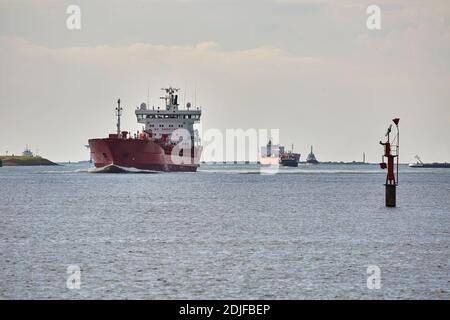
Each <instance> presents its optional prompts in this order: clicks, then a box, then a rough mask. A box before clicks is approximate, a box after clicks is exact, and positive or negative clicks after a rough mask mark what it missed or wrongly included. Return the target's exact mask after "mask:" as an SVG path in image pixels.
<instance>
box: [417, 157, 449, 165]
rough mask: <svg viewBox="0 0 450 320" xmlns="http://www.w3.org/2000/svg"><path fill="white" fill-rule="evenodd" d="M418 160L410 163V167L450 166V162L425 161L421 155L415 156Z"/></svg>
mask: <svg viewBox="0 0 450 320" xmlns="http://www.w3.org/2000/svg"><path fill="white" fill-rule="evenodd" d="M415 158H416V159H417V161H416V162H415V163H410V164H409V167H410V168H450V163H447V162H445V163H438V162H434V163H423V162H422V160H421V159H420V158H419V156H416V157H415Z"/></svg>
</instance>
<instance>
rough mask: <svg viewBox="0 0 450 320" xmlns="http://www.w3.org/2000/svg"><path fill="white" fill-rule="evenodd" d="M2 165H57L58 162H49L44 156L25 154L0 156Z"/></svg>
mask: <svg viewBox="0 0 450 320" xmlns="http://www.w3.org/2000/svg"><path fill="white" fill-rule="evenodd" d="M0 160H1V162H2V163H3V166H57V165H58V164H56V163H54V162H51V161H50V160H47V159H45V158H42V157H39V156H36V157H26V156H0Z"/></svg>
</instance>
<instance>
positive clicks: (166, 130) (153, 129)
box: [89, 87, 202, 172]
mask: <svg viewBox="0 0 450 320" xmlns="http://www.w3.org/2000/svg"><path fill="white" fill-rule="evenodd" d="M162 90H164V91H165V93H166V94H165V96H164V97H162V98H161V99H164V100H165V108H164V109H160V108H159V107H158V108H157V109H156V110H155V108H154V107H153V108H149V107H148V106H147V105H146V104H145V103H142V104H141V106H140V107H139V108H138V109H137V110H136V111H135V114H136V117H137V122H138V123H142V124H143V125H145V127H144V128H143V130H142V132H138V133H137V134H135V135H134V137H132V135H131V133H129V132H127V131H121V128H120V117H121V114H122V108H121V106H120V99H119V100H118V102H117V103H118V106H117V108H116V115H117V132H116V133H115V134H110V135H109V137H108V138H100V139H91V140H89V148H90V150H91V156H92V160H93V161H94V165H95V167H96V168H105V169H106V171H109V172H116V171H117V172H120V171H121V170H122V168H132V169H140V170H148V171H190V172H195V171H197V168H198V166H199V160H200V156H201V152H202V147H201V146H200V138H199V135H198V131H197V130H194V124H195V123H198V122H200V117H201V114H202V111H201V110H200V108H199V107H191V104H190V103H187V105H186V108H185V109H183V110H180V109H179V108H178V106H179V104H178V94H177V93H178V91H179V89H176V88H172V87H169V88H163V89H162ZM178 129H182V130H178ZM183 129H184V130H183ZM186 151H187V152H189V154H183V153H185V152H186ZM111 167H113V168H114V167H116V168H117V170H111Z"/></svg>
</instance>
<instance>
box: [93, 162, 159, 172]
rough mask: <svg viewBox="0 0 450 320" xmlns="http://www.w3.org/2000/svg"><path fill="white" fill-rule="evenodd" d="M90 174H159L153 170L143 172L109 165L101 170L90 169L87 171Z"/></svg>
mask: <svg viewBox="0 0 450 320" xmlns="http://www.w3.org/2000/svg"><path fill="white" fill-rule="evenodd" d="M89 172H90V173H147V174H148V173H160V172H159V171H154V170H143V169H138V168H132V167H121V166H118V165H115V164H111V165H109V166H106V167H102V168H92V169H89Z"/></svg>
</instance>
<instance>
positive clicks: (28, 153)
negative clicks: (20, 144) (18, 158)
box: [22, 145, 34, 157]
mask: <svg viewBox="0 0 450 320" xmlns="http://www.w3.org/2000/svg"><path fill="white" fill-rule="evenodd" d="M22 156H24V157H33V156H34V154H33V152H32V151H31V150H30V148H28V145H26V147H25V150H24V151H23V152H22Z"/></svg>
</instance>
